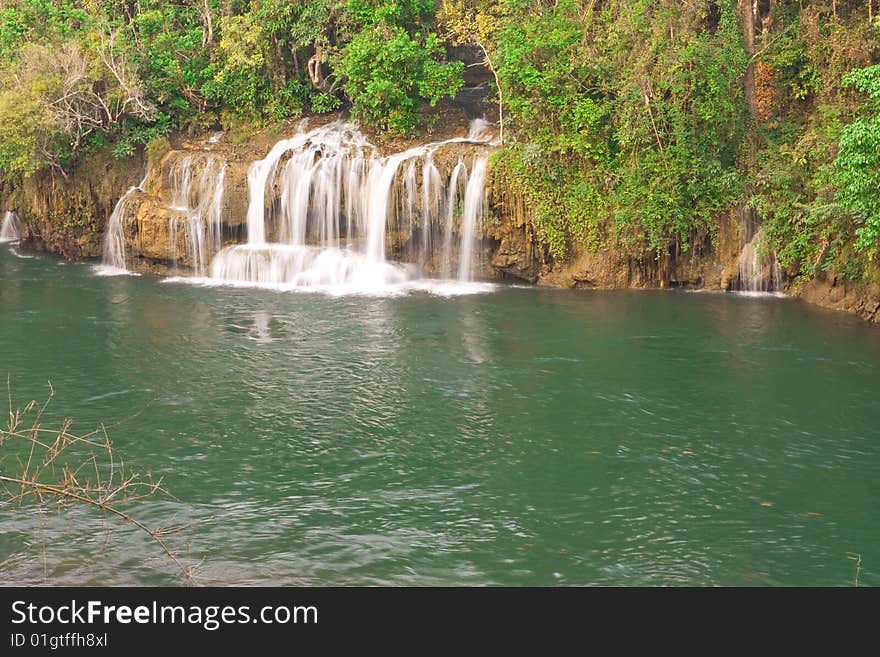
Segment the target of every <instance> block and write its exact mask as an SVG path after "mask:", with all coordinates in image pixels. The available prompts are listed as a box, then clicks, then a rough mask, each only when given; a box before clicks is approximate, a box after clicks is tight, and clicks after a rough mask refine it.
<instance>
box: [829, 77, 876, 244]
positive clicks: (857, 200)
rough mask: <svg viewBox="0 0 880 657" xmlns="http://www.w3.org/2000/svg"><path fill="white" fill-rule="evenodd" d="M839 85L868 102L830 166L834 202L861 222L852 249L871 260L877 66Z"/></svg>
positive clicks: (847, 128)
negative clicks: (863, 253)
mask: <svg viewBox="0 0 880 657" xmlns="http://www.w3.org/2000/svg"><path fill="white" fill-rule="evenodd" d="M843 85H844V86H845V87H852V88H854V89H856V90H857V91H859V92H861V93H863V94H865V95H867V97H868V100H867V102H866V103H865V104H864V108H863V114H864V115H863V116H862V117H861V118H859V119H857V120H855V121H853V122H852V123H850V124H849V125H847V126H845V127H844V128H843V130H842V132H841V133H840V150H839V152H838V154H837V159H836V160H835V162H834V167H835V172H836V174H837V175H836V182H837V184H838V186H839V188H838V191H837V199H838V200H839V201H840V204H841V206H843V208H844V209H845V210H847V211H849V212H851V213H852V214H853V215H854V216H855V217H856V218H857V219H858V220H859V221H860V222H861V226H860V227H859V228H857V229H856V235H857V236H858V241H857V243H856V246H857V247H858V248H860V249H863V250H865V251H866V252H867V253H868V256H869V257H870V258H872V259H873V258H874V257H876V256H877V253H878V251H880V65H874V66H868V67H865V68H859V69H856V70H854V71H852V72H851V73H849V74H847V75H846V76H844V78H843Z"/></svg>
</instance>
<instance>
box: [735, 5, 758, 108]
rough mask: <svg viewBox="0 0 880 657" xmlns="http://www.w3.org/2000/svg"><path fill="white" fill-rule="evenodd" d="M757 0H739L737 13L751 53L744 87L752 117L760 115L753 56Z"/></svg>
mask: <svg viewBox="0 0 880 657" xmlns="http://www.w3.org/2000/svg"><path fill="white" fill-rule="evenodd" d="M756 4H757V0H737V5H738V6H737V13H738V14H739V20H740V25H741V26H742V34H743V45H744V46H745V49H746V53H748V55H749V62H748V64H747V65H746V74H745V77H744V78H743V87H744V88H745V92H746V100H748V102H749V112H750V113H751V115H752V118H756V117H757V116H758V97H757V94H756V92H755V62H754V61H752V57H753V56H754V54H755V14H756V13H757V12H756V11H755V10H756V7H755V5H756Z"/></svg>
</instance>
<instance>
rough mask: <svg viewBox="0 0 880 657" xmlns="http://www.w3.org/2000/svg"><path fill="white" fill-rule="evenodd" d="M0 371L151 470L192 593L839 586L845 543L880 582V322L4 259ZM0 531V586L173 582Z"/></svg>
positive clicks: (121, 559)
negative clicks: (275, 588)
mask: <svg viewBox="0 0 880 657" xmlns="http://www.w3.org/2000/svg"><path fill="white" fill-rule="evenodd" d="M0 374H2V375H4V376H5V375H7V374H8V376H9V378H10V381H11V388H12V393H13V396H14V399H15V403H16V405H23V404H24V403H26V402H27V401H28V400H30V399H44V398H45V397H46V395H47V393H48V387H47V381H51V384H52V386H53V387H54V388H55V389H56V391H57V394H56V397H55V399H54V400H53V402H52V404H51V406H50V411H49V416H48V417H49V420H50V421H51V422H56V423H57V421H58V420H60V419H61V418H62V417H63V416H69V417H71V418H73V419H74V421H75V422H74V430H81V431H83V432H85V431H89V430H91V429H93V428H94V427H95V426H97V425H98V424H100V423H104V424H105V425H106V426H107V427H108V429H109V432H110V435H111V437H112V439H113V441H114V445H115V447H116V450H117V452H118V453H119V454H121V455H122V456H124V458H125V459H126V461H127V463H128V464H129V465H130V466H131V467H134V468H136V469H141V470H147V469H149V470H151V471H152V472H153V473H154V474H156V475H160V476H162V477H163V478H164V485H165V487H166V488H167V490H168V491H169V492H170V493H171V494H172V495H173V496H174V497H173V498H154V499H150V500H145V501H142V502H138V503H136V504H135V505H133V506H132V507H130V511H131V512H132V513H133V514H134V515H136V516H138V517H139V518H141V519H143V520H146V521H147V522H148V523H151V524H154V525H162V524H169V523H171V522H175V523H178V522H192V523H195V524H193V525H192V526H190V527H188V528H187V529H185V530H184V531H183V532H182V533H181V534H179V535H177V536H176V537H174V538H173V539H172V540H173V542H174V544H175V545H176V546H177V547H178V548H179V549H181V550H182V555H183V557H184V559H185V561H187V562H188V563H196V562H197V563H199V566H198V568H197V569H196V575H197V580H198V581H199V582H200V583H203V584H294V585H296V584H301V585H363V584H366V585H374V584H377V585H388V584H395V585H398V584H399V585H435V584H437V585H465V584H467V585H471V584H475V585H482V584H508V585H589V584H604V585H667V584H671V585H678V584H687V585H841V586H848V585H852V584H853V582H854V579H855V575H856V566H855V561H853V560H851V559H850V558H849V556H848V555H849V554H850V553H852V554H860V555H861V558H862V564H861V570H860V573H859V582H860V583H861V584H873V585H877V584H880V524H878V520H880V517H878V511H877V509H878V508H880V403H878V399H877V392H878V382H880V330H878V329H877V328H876V327H872V326H868V325H865V324H863V323H862V322H860V321H859V320H858V319H856V318H854V317H851V316H848V315H843V314H837V313H833V312H829V311H824V310H821V309H816V308H813V307H810V306H807V305H805V304H802V303H800V302H798V301H793V300H785V299H775V298H774V299H768V298H744V297H738V296H732V295H723V294H700V293H670V292H638V293H637V292H584V291H568V290H543V289H530V288H510V287H499V288H497V289H495V290H494V291H492V292H490V293H485V294H474V295H467V296H457V297H439V296H433V295H430V294H425V293H413V294H409V295H404V296H397V297H388V298H373V297H358V296H349V297H329V296H325V295H315V294H295V293H280V292H271V291H261V290H254V289H233V288H205V287H197V286H191V285H185V284H179V283H177V284H176V283H167V282H162V281H161V280H159V279H155V278H149V277H98V276H95V275H94V273H93V271H92V269H91V268H90V267H89V266H87V265H75V264H63V263H61V262H60V261H58V260H55V259H54V258H50V257H34V258H29V259H24V258H20V257H17V256H16V255H15V252H13V251H12V250H10V248H8V247H5V246H4V247H0ZM51 422H47V423H46V424H50V423H51ZM10 467H11V465H10V463H9V461H8V459H7V461H6V462H4V463H3V470H5V471H8V469H9V468H10ZM0 527H2V531H0V569H2V570H0V578H2V583H4V584H43V583H47V584H108V585H117V584H174V583H177V582H179V581H180V579H179V577H178V575H177V574H176V573H175V569H174V567H173V565H172V564H170V563H169V562H168V560H167V558H165V557H164V555H162V554H161V553H160V552H159V551H158V550H157V549H156V547H155V546H154V545H152V544H151V543H150V542H149V541H148V540H146V539H145V538H143V537H142V536H139V535H138V534H137V533H136V532H134V531H131V530H128V529H125V528H120V527H119V525H118V523H116V522H113V521H103V520H101V519H100V518H96V517H95V516H94V515H93V514H91V513H86V512H82V511H78V510H76V509H70V510H69V511H68V512H66V513H63V514H61V515H58V514H56V513H54V512H48V513H41V514H33V513H29V512H28V511H26V510H22V509H18V510H15V509H10V508H8V507H7V508H3V509H2V510H0Z"/></svg>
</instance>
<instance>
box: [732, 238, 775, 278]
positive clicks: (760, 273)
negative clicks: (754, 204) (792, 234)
mask: <svg viewBox="0 0 880 657" xmlns="http://www.w3.org/2000/svg"><path fill="white" fill-rule="evenodd" d="M764 240H765V237H764V229H763V228H760V229H759V230H758V231H757V232H756V233H755V234H754V236H753V237H752V239H751V240H749V241H748V242H747V243H746V244H745V245H744V246H743V249H742V252H741V253H740V255H739V260H738V261H737V265H738V272H737V280H736V288H735V289H736V290H738V291H741V292H782V269H781V268H780V266H779V262H778V261H777V260H776V254H774V253H772V252H770V253H768V252H767V251H766V249H765V246H764V244H765V241H764Z"/></svg>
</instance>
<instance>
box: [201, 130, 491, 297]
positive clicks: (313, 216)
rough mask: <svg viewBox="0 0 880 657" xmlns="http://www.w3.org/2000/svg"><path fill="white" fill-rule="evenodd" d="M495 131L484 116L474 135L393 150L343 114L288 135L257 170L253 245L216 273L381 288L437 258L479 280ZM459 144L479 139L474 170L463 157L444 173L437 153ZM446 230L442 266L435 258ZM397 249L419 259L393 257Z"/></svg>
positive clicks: (250, 215) (251, 175) (251, 203)
mask: <svg viewBox="0 0 880 657" xmlns="http://www.w3.org/2000/svg"><path fill="white" fill-rule="evenodd" d="M488 132H489V129H488V126H487V124H485V122H479V121H477V122H474V124H473V125H472V128H471V134H470V135H469V136H468V137H466V138H458V139H451V140H446V141H442V142H433V143H430V144H425V145H424V146H419V147H416V148H411V149H409V150H406V151H403V152H400V153H394V154H391V155H387V156H380V155H379V154H378V153H377V151H376V148H375V147H374V146H373V145H371V144H370V143H369V142H368V141H367V139H366V138H365V136H364V135H363V134H362V133H360V132H359V131H358V129H357V128H356V127H355V126H353V125H350V124H347V123H343V122H335V123H330V124H327V125H324V126H321V127H319V128H316V129H314V130H311V131H308V132H306V131H303V132H301V133H300V134H297V135H295V136H294V137H291V138H289V139H284V140H282V141H279V142H278V143H276V144H275V145H274V146H273V147H272V148H271V149H270V151H269V153H268V154H267V155H266V157H265V158H263V159H262V160H258V161H256V162H254V163H253V164H252V165H251V166H250V168H249V170H248V194H249V198H248V210H247V236H248V237H247V244H243V245H236V246H229V247H226V248H225V249H223V250H221V251H220V252H219V253H218V254H217V255H216V256H215V257H214V260H213V262H212V263H211V277H212V279H214V280H215V281H222V282H230V283H245V284H254V283H256V284H261V285H272V286H283V287H294V288H296V287H338V288H347V289H358V290H374V289H379V288H384V287H386V286H389V285H398V284H400V283H403V282H405V281H407V280H412V279H413V277H415V276H418V275H419V266H421V267H426V266H429V265H431V266H434V269H435V271H438V272H440V273H442V274H443V275H444V276H445V277H447V278H449V277H451V276H452V274H453V272H457V273H458V280H459V281H470V280H472V278H473V269H474V252H475V250H476V249H475V246H476V240H477V237H478V232H477V231H478V228H479V226H480V222H481V219H482V215H483V212H484V207H485V190H484V186H485V177H486V165H487V158H488V152H486V151H487V149H486V147H487V146H489V145H490V144H491V142H489V141H487V137H486V135H487V134H488ZM453 143H461V144H471V145H473V147H474V152H475V155H474V158H473V162H472V163H471V165H470V173H469V170H468V166H467V164H465V161H464V160H463V159H461V158H459V159H458V162H457V163H456V165H455V166H454V167H452V170H451V171H448V170H447V173H446V177H445V178H444V175H443V174H442V173H441V171H442V169H441V168H440V167H439V166H438V157H439V156H438V153H439V152H440V151H441V149H442V148H443V147H444V146H447V145H449V144H453ZM447 160H448V158H447ZM267 201H268V202H267ZM441 224H442V225H441ZM441 234H442V241H443V247H442V254H439V255H440V257H441V262H440V266H439V267H438V266H436V263H433V261H432V259H433V258H434V257H436V256H437V255H438V254H435V253H434V244H435V242H436V238H437V237H438V236H440V235H441ZM388 235H393V236H394V241H393V242H391V243H390V244H391V246H389V243H388V239H389V238H388ZM456 235H457V236H458V240H456ZM454 246H455V247H456V248H454ZM389 248H390V249H391V250H393V251H395V254H397V251H399V252H400V255H405V256H407V257H408V258H409V259H410V260H412V262H410V263H409V264H405V263H395V262H390V261H389V260H388V259H387V255H388V250H389Z"/></svg>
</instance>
